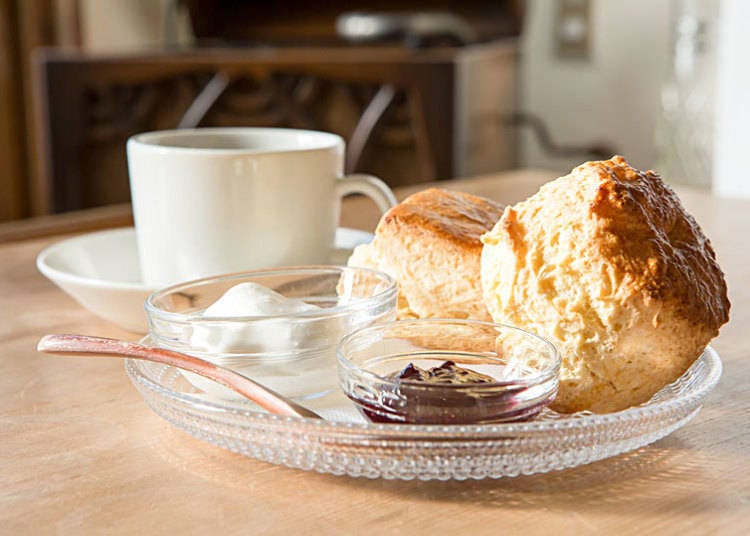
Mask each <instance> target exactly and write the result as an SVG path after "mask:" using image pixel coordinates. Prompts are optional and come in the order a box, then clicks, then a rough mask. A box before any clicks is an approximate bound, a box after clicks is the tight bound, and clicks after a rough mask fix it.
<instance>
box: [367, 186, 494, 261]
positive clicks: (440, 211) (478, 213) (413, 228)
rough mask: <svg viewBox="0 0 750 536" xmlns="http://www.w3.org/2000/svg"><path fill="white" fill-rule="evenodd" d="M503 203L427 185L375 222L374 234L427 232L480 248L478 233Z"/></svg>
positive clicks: (462, 245)
mask: <svg viewBox="0 0 750 536" xmlns="http://www.w3.org/2000/svg"><path fill="white" fill-rule="evenodd" d="M502 213H503V205H501V204H499V203H496V202H495V201H492V200H490V199H486V198H483V197H478V196H476V195H471V194H467V193H464V192H454V191H449V190H443V189H440V188H428V189H426V190H422V191H420V192H417V193H415V194H413V195H411V196H409V197H407V198H406V199H404V201H403V202H402V203H400V204H398V205H396V206H395V207H393V208H392V209H391V210H389V211H388V212H387V213H386V214H385V215H384V216H383V218H382V219H381V220H380V223H379V224H378V227H377V230H376V231H375V234H376V235H382V234H387V233H389V232H394V231H398V232H413V233H420V234H429V235H431V236H432V237H433V239H435V240H439V241H445V242H448V243H450V244H453V245H454V246H456V247H458V248H461V249H463V248H467V249H470V250H475V251H481V249H482V241H481V237H482V235H483V234H484V233H486V232H487V230H489V229H492V227H493V226H494V225H495V223H497V220H498V219H499V218H500V216H501V215H502Z"/></svg>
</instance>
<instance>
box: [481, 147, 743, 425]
mask: <svg viewBox="0 0 750 536" xmlns="http://www.w3.org/2000/svg"><path fill="white" fill-rule="evenodd" d="M483 240H484V243H485V246H484V251H483V254H482V284H483V286H484V292H485V299H486V303H487V307H488V309H489V311H490V312H491V313H492V317H493V318H494V320H495V321H496V322H504V323H508V324H512V325H514V326H518V327H520V328H523V329H526V330H529V331H532V332H536V333H539V334H541V335H544V336H546V337H547V338H549V339H550V340H551V341H552V342H553V343H554V344H555V345H556V346H557V347H558V349H559V350H560V355H561V357H562V367H561V370H560V390H559V393H558V395H557V399H556V400H555V402H554V406H553V407H554V408H555V409H557V410H560V411H564V412H574V411H580V410H592V411H596V412H602V413H606V412H612V411H618V410H621V409H624V408H627V407H629V406H632V405H636V404H640V403H643V402H646V401H647V400H648V399H649V398H650V397H651V396H652V395H653V394H654V393H656V392H657V391H658V390H659V389H661V388H662V387H663V386H665V385H666V384H668V383H670V382H672V381H674V380H675V379H677V378H678V377H679V376H680V375H681V374H683V373H684V372H685V370H686V369H687V368H688V367H689V366H690V365H691V364H692V363H693V361H695V359H696V358H697V357H698V356H699V355H700V354H701V352H702V351H703V349H704V348H705V346H706V344H707V343H708V342H709V341H710V340H711V339H712V338H713V337H715V336H716V335H717V334H718V332H719V327H720V326H721V325H722V324H724V323H725V322H727V320H728V317H729V300H728V299H727V287H726V283H725V282H724V275H723V273H722V271H721V269H720V268H719V265H718V264H717V262H716V256H715V254H714V251H713V249H712V248H711V245H710V243H709V241H708V239H707V238H706V237H705V236H704V235H703V233H702V232H701V229H700V228H699V227H698V224H697V223H696V222H695V220H694V219H693V218H692V216H690V215H689V214H688V213H687V212H686V211H685V210H684V208H683V207H682V205H681V203H680V200H679V199H678V197H677V195H676V194H675V193H674V192H673V191H672V189H671V188H669V186H667V185H666V184H665V183H664V182H663V181H662V180H661V178H660V177H659V176H658V175H657V174H656V173H654V172H652V171H646V172H642V171H639V170H637V169H634V168H632V167H631V166H629V165H628V163H627V162H626V161H625V159H624V158H622V157H619V156H616V157H614V158H612V159H611V160H605V161H601V162H587V163H586V164H583V165H581V166H579V167H577V168H576V169H574V170H573V172H572V173H571V174H570V175H567V176H565V177H561V178H559V179H557V180H554V181H552V182H550V183H548V184H546V185H545V186H543V187H542V188H541V189H540V190H539V192H537V193H536V194H535V195H533V196H532V197H530V198H529V199H527V200H526V201H523V202H521V203H518V204H516V205H514V206H512V207H508V208H507V209H506V210H505V213H504V214H503V217H502V219H501V220H500V221H499V222H498V223H497V225H496V226H495V228H494V229H493V230H492V231H491V232H490V233H487V234H486V235H485V236H484V238H483Z"/></svg>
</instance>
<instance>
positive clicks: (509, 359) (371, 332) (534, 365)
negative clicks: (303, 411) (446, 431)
mask: <svg viewBox="0 0 750 536" xmlns="http://www.w3.org/2000/svg"><path fill="white" fill-rule="evenodd" d="M446 362H452V363H454V364H455V366H457V367H459V368H460V369H463V370H465V371H466V370H468V371H471V372H473V373H479V374H480V375H483V376H484V378H483V379H481V382H478V381H477V380H476V379H472V380H469V382H468V383H442V382H443V381H444V380H440V383H436V382H431V381H430V382H428V381H424V380H416V379H411V378H408V377H407V378H402V377H399V373H400V372H401V371H403V370H404V369H405V367H407V366H409V365H411V366H416V367H419V368H420V369H422V370H424V371H428V370H430V369H433V370H436V367H440V366H441V365H444V364H445V363H446ZM450 367H451V368H452V367H453V365H450ZM338 369H339V384H340V385H341V388H342V389H343V391H344V393H345V394H346V396H347V397H349V399H351V400H352V401H353V402H354V403H355V404H356V406H357V407H358V409H359V410H360V412H361V413H362V414H363V415H364V416H366V417H367V418H368V419H370V420H371V421H373V422H390V423H405V424H482V423H495V422H506V421H517V420H526V419H530V418H531V417H533V416H535V415H537V414H538V413H539V412H540V411H542V410H543V409H544V408H545V407H547V406H548V405H549V404H550V402H552V400H553V399H554V397H555V395H556V394H557V388H558V384H559V379H558V375H559V370H560V356H559V354H558V352H557V349H556V348H555V347H554V346H553V345H552V343H550V342H549V341H547V340H546V339H543V338H542V337H539V336H537V335H534V334H532V333H529V332H526V331H523V330H521V329H519V328H515V327H512V326H506V325H502V324H492V323H488V322H479V321H473V320H448V319H445V320H443V319H427V320H404V321H400V322H390V323H387V324H380V325H377V326H371V327H368V328H364V329H361V330H359V331H356V332H354V333H352V334H350V335H348V336H347V337H346V338H344V339H343V340H342V341H341V344H340V345H339V347H338ZM438 372H442V371H438ZM451 374H452V375H453V376H458V375H465V374H467V373H466V372H458V373H454V372H452V373H451Z"/></svg>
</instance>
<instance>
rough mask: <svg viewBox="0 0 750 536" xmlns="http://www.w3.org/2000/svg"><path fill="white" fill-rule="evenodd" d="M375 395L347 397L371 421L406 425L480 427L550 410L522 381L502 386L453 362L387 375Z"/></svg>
mask: <svg viewBox="0 0 750 536" xmlns="http://www.w3.org/2000/svg"><path fill="white" fill-rule="evenodd" d="M383 378H384V379H385V380H388V381H387V382H382V383H380V384H378V385H379V386H380V387H379V388H378V389H377V390H375V391H370V392H362V391H359V392H358V395H361V396H357V395H355V394H353V393H349V394H348V396H349V398H351V399H352V401H354V402H355V403H356V405H357V407H358V408H359V410H360V412H361V413H362V414H363V415H364V416H365V417H367V418H368V419H370V420H371V421H373V422H389V423H406V424H480V423H491V422H503V421H515V420H525V419H529V418H531V417H533V416H534V415H536V414H537V413H539V412H540V411H541V410H542V409H544V407H546V406H547V405H548V404H549V403H550V402H551V400H552V399H553V398H554V395H552V396H551V397H548V396H542V397H540V398H537V399H535V396H531V397H530V396H529V395H531V394H532V393H531V392H530V391H529V389H530V386H529V384H528V383H525V382H523V381H519V382H516V383H514V382H507V381H505V382H498V381H497V380H496V379H495V378H493V377H492V376H489V375H486V374H482V373H479V372H476V371H474V370H471V369H467V368H463V367H459V366H458V365H456V363H455V362H453V361H445V362H444V363H443V364H441V365H439V366H436V367H432V368H429V369H423V368H420V367H418V366H416V365H414V364H413V363H409V364H408V365H407V366H406V367H404V368H403V369H402V370H399V371H396V372H394V373H392V374H389V375H387V376H383Z"/></svg>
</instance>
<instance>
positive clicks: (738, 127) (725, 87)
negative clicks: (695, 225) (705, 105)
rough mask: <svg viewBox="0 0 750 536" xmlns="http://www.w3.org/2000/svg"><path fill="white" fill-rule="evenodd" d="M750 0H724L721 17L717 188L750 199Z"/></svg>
mask: <svg viewBox="0 0 750 536" xmlns="http://www.w3.org/2000/svg"><path fill="white" fill-rule="evenodd" d="M748 20H750V2H748V1H747V0H723V1H722V4H721V11H720V18H719V62H718V73H717V101H716V137H715V140H714V141H715V143H714V191H715V192H716V193H717V194H719V195H722V196H727V197H743V198H747V199H750V172H748V170H747V168H748V166H747V158H748V156H747V155H748V150H750V60H748V55H749V54H750V32H748V30H747V21H748Z"/></svg>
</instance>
